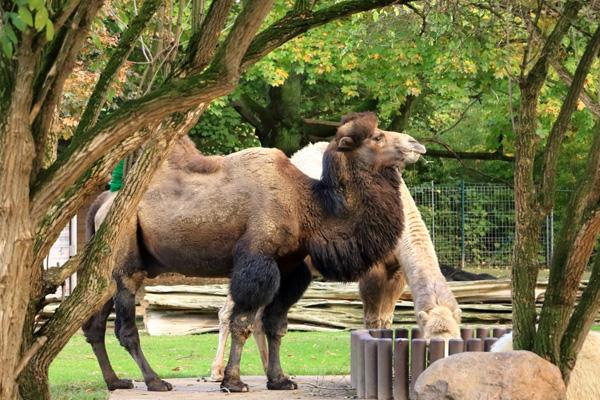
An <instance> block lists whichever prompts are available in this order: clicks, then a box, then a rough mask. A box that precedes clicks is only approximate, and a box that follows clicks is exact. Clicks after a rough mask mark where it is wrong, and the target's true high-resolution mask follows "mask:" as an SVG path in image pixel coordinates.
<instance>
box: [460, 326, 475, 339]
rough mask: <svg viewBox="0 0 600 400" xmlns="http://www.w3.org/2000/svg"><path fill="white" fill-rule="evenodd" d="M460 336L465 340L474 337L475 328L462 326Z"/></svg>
mask: <svg viewBox="0 0 600 400" xmlns="http://www.w3.org/2000/svg"><path fill="white" fill-rule="evenodd" d="M460 337H462V340H464V341H465V342H466V341H467V340H469V339H471V338H473V328H460Z"/></svg>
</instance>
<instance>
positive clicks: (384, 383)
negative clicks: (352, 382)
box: [377, 331, 393, 400]
mask: <svg viewBox="0 0 600 400" xmlns="http://www.w3.org/2000/svg"><path fill="white" fill-rule="evenodd" d="M391 332H392V331H390V333H391ZM391 399H393V395H392V339H391V338H384V339H379V340H378V341H377V400H391Z"/></svg>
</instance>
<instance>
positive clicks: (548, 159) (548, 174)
mask: <svg viewBox="0 0 600 400" xmlns="http://www.w3.org/2000/svg"><path fill="white" fill-rule="evenodd" d="M599 50H600V26H598V27H597V28H596V32H595V33H594V35H593V36H592V38H591V39H590V41H589V42H588V44H587V46H586V49H585V51H584V53H583V56H582V57H581V60H580V61H579V64H578V65H577V70H576V71H575V75H574V77H573V81H572V83H571V86H570V87H569V91H568V92H567V96H566V97H565V100H564V101H563V103H562V106H561V108H560V112H559V114H558V117H557V118H556V120H555V121H554V124H553V125H552V130H551V131H550V134H549V136H548V140H547V142H546V148H545V150H544V161H543V164H542V173H541V174H542V182H541V196H542V201H541V204H542V207H543V208H544V209H545V211H546V212H549V211H550V209H551V208H552V206H553V203H554V184H555V182H556V165H557V163H558V158H559V152H560V146H561V144H562V142H563V139H564V137H565V134H566V132H567V128H568V127H569V125H570V123H571V115H573V111H575V107H576V106H577V100H578V99H579V95H580V94H581V91H582V90H583V85H584V83H585V78H586V77H587V75H588V72H589V70H590V68H591V66H592V63H593V62H594V59H596V56H597V55H598V51H599Z"/></svg>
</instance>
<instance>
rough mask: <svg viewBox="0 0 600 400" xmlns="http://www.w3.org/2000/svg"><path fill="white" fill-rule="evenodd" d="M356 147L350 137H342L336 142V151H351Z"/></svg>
mask: <svg viewBox="0 0 600 400" xmlns="http://www.w3.org/2000/svg"><path fill="white" fill-rule="evenodd" d="M355 147H356V143H354V140H353V139H352V138H351V137H350V136H344V137H342V138H341V139H340V140H339V141H338V145H337V151H352V150H354V148H355Z"/></svg>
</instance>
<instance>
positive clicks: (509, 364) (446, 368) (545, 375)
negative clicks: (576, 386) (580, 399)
mask: <svg viewBox="0 0 600 400" xmlns="http://www.w3.org/2000/svg"><path fill="white" fill-rule="evenodd" d="M565 391H566V389H565V385H564V383H563V380H562V378H561V375H560V371H559V369H558V368H557V367H556V366H555V365H553V364H551V363H549V362H548V361H546V360H544V359H542V358H541V357H539V356H537V355H536V354H534V353H531V352H529V351H510V352H506V353H483V352H472V353H460V354H456V355H453V356H450V357H447V358H444V359H442V360H438V361H436V362H435V363H433V364H432V365H431V366H430V367H429V368H427V369H426V370H425V371H424V372H423V373H422V374H421V375H420V376H419V378H418V379H417V382H416V383H415V390H414V399H416V400H442V399H447V400H479V399H482V400H483V399H485V400H559V399H560V400H564V399H565V398H566V395H565Z"/></svg>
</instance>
